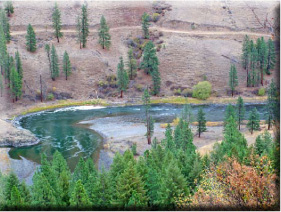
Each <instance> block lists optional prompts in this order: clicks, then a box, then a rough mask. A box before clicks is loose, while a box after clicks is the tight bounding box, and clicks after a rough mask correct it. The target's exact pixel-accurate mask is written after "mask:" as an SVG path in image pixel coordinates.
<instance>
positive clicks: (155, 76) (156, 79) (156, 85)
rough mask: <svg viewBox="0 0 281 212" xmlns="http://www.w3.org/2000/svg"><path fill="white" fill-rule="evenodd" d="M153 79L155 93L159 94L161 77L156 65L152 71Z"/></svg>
mask: <svg viewBox="0 0 281 212" xmlns="http://www.w3.org/2000/svg"><path fill="white" fill-rule="evenodd" d="M152 81H153V94H154V95H157V94H159V92H160V87H161V77H160V73H159V71H158V67H155V69H154V70H153V72H152Z"/></svg>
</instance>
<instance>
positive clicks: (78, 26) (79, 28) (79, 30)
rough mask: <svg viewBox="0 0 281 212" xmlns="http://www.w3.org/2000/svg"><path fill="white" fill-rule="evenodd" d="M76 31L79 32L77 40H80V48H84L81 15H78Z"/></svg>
mask: <svg viewBox="0 0 281 212" xmlns="http://www.w3.org/2000/svg"><path fill="white" fill-rule="evenodd" d="M76 33H77V41H78V42H79V46H80V49H82V41H83V36H82V35H83V34H82V19H81V16H80V15H78V16H77V19H76Z"/></svg>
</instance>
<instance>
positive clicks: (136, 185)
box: [116, 162, 147, 209]
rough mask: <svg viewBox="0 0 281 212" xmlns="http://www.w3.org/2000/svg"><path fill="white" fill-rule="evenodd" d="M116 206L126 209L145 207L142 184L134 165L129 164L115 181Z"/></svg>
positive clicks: (144, 192) (145, 199)
mask: <svg viewBox="0 0 281 212" xmlns="http://www.w3.org/2000/svg"><path fill="white" fill-rule="evenodd" d="M117 188H118V189H117V190H116V192H117V194H116V197H117V199H116V204H117V205H118V206H120V207H122V208H123V207H124V208H127V209H140V208H146V207H147V197H146V191H145V190H144V183H143V181H142V180H141V177H140V176H139V174H138V173H137V171H136V168H135V167H134V164H133V163H132V162H129V163H128V164H127V168H126V169H125V171H124V172H123V173H122V174H121V175H120V177H119V178H118V181H117Z"/></svg>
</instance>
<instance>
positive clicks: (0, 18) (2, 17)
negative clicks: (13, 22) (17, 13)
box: [0, 9, 11, 43]
mask: <svg viewBox="0 0 281 212" xmlns="http://www.w3.org/2000/svg"><path fill="white" fill-rule="evenodd" d="M0 24H1V25H2V27H3V30H4V34H5V37H6V42H8V43H9V42H10V40H11V33H10V24H9V19H8V17H7V14H6V12H5V11H4V10H3V9H0Z"/></svg>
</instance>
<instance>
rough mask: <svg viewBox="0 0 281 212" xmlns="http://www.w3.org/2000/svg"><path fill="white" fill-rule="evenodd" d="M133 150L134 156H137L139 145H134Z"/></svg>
mask: <svg viewBox="0 0 281 212" xmlns="http://www.w3.org/2000/svg"><path fill="white" fill-rule="evenodd" d="M131 148H132V152H133V155H137V144H136V143H134V144H133V145H132V147H131Z"/></svg>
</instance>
